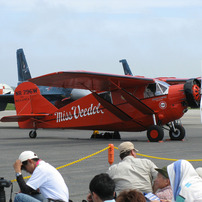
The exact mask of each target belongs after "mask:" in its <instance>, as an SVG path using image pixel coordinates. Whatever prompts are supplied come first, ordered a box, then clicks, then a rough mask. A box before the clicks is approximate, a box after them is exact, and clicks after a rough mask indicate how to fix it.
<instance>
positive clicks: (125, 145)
mask: <svg viewBox="0 0 202 202" xmlns="http://www.w3.org/2000/svg"><path fill="white" fill-rule="evenodd" d="M118 149H119V152H120V155H119V156H120V158H121V159H124V158H125V157H126V156H129V155H131V152H132V155H133V156H134V157H136V152H138V150H137V149H135V147H134V144H133V143H132V142H122V143H121V144H120V145H119V146H118Z"/></svg>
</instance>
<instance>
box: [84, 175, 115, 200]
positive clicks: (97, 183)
mask: <svg viewBox="0 0 202 202" xmlns="http://www.w3.org/2000/svg"><path fill="white" fill-rule="evenodd" d="M89 190H90V193H89V194H88V196H87V201H89V202H102V201H107V202H115V200H114V197H115V183H114V181H113V180H112V179H111V178H110V177H109V175H108V174H106V173H101V174H99V175H96V176H95V177H94V178H93V179H92V180H91V182H90V184H89Z"/></svg>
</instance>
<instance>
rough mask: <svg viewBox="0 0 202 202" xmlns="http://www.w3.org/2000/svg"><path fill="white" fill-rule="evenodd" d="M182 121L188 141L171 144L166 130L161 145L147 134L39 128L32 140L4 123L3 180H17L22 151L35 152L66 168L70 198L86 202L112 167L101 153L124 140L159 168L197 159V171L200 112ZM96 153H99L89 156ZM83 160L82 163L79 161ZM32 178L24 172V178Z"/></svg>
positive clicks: (201, 152)
mask: <svg viewBox="0 0 202 202" xmlns="http://www.w3.org/2000/svg"><path fill="white" fill-rule="evenodd" d="M14 114H15V111H4V112H0V117H2V116H6V115H14ZM181 121H182V124H183V125H184V127H185V130H186V137H185V139H184V141H168V140H167V139H169V134H168V131H165V137H164V141H163V142H161V143H159V142H153V143H152V142H148V140H147V137H146V132H120V134H121V140H109V139H108V140H104V139H90V136H91V134H92V131H84V130H80V131H79V130H62V129H39V130H37V134H38V135H37V138H36V139H30V138H29V131H30V130H27V129H19V128H18V124H17V123H0V153H1V163H0V177H4V178H5V179H7V180H14V179H15V173H14V170H13V163H14V162H15V160H16V159H17V158H18V156H19V154H20V153H21V152H22V151H25V150H32V151H34V152H36V153H37V155H38V156H39V157H40V158H41V159H43V160H45V161H47V162H49V163H50V164H52V165H53V166H54V167H60V166H62V167H61V168H60V169H59V172H60V173H61V174H62V176H63V177H64V179H65V182H66V184H67V186H68V188H69V193H70V199H71V200H73V201H74V202H77V201H78V202H81V201H82V200H83V199H86V196H87V194H88V192H89V182H90V180H91V179H92V178H93V177H94V176H95V175H97V174H99V173H103V172H106V171H107V169H108V167H109V163H108V150H107V149H106V150H104V151H101V150H103V149H105V148H107V147H108V145H109V144H114V146H115V147H118V145H119V144H120V143H121V142H123V141H132V142H133V143H134V145H135V147H136V148H137V149H138V150H139V154H140V155H141V154H145V155H149V156H152V157H154V158H150V157H147V158H150V159H151V160H152V161H153V162H154V163H155V164H156V165H157V166H158V167H163V166H165V165H168V164H170V163H172V162H173V159H189V160H193V161H191V163H192V165H193V166H194V167H195V168H197V167H200V166H201V167H202V146H201V144H202V124H201V120H200V111H199V110H189V111H188V112H187V113H186V114H185V115H184V117H183V118H182V119H181ZM100 132H101V131H100ZM99 151H101V152H99ZM96 152H98V154H96V155H92V156H89V155H91V154H95V153H96ZM84 157H86V158H84ZM138 157H140V158H145V157H142V156H138ZM82 158H84V159H82ZM162 158H163V159H162ZM79 159H81V161H78V162H75V161H76V160H79ZM118 162H119V153H118V150H117V149H115V157H114V163H118ZM63 165H65V166H64V167H63ZM28 175H29V174H27V173H26V172H23V176H28ZM10 190H11V188H5V192H6V201H9V198H10ZM18 191H19V187H18V185H17V183H16V182H15V181H14V182H13V196H12V198H13V199H14V196H15V193H16V192H18Z"/></svg>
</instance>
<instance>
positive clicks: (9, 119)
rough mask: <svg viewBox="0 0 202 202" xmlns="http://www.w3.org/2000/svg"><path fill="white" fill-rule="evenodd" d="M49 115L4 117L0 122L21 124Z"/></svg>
mask: <svg viewBox="0 0 202 202" xmlns="http://www.w3.org/2000/svg"><path fill="white" fill-rule="evenodd" d="M48 115H49V114H22V115H14V116H4V117H2V118H1V120H0V121H1V122H21V121H26V120H30V119H31V118H33V119H40V118H43V117H45V116H48Z"/></svg>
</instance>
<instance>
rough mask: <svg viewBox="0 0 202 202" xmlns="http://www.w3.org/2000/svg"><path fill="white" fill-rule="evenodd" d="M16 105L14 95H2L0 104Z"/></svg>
mask: <svg viewBox="0 0 202 202" xmlns="http://www.w3.org/2000/svg"><path fill="white" fill-rule="evenodd" d="M1 102H6V103H14V94H2V95H0V103H1Z"/></svg>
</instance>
